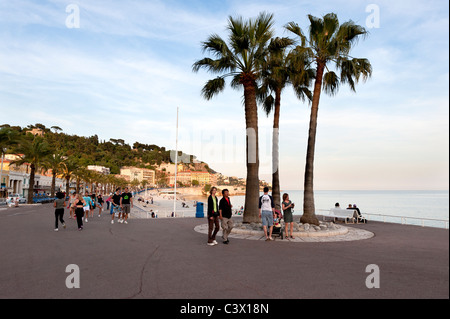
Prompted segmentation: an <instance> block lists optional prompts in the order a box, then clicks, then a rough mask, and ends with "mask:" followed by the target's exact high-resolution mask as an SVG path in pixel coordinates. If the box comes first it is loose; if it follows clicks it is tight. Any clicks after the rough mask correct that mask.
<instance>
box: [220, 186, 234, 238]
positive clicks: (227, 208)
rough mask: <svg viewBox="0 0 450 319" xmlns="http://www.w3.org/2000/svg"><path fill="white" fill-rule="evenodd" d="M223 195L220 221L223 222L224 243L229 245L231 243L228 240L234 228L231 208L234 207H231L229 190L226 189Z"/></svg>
mask: <svg viewBox="0 0 450 319" xmlns="http://www.w3.org/2000/svg"><path fill="white" fill-rule="evenodd" d="M222 195H223V197H222V199H221V200H220V203H219V219H220V220H221V221H222V233H223V235H222V238H223V240H224V241H223V243H224V244H226V245H228V244H229V243H230V241H229V240H228V235H229V234H230V233H231V230H232V229H233V227H234V222H233V221H232V220H231V215H232V213H231V208H232V207H233V205H231V202H230V197H229V192H228V189H224V190H223V191H222Z"/></svg>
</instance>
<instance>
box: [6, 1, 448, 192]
mask: <svg viewBox="0 0 450 319" xmlns="http://www.w3.org/2000/svg"><path fill="white" fill-rule="evenodd" d="M371 3H375V4H376V5H377V6H378V7H379V8H380V28H375V29H370V30H369V31H370V35H369V36H368V37H367V38H366V39H365V40H363V41H360V42H359V43H358V45H357V47H356V48H355V50H354V51H353V52H352V54H353V55H354V56H357V57H367V58H368V59H369V60H370V61H371V63H372V66H373V69H374V72H373V77H372V79H370V80H369V81H368V82H367V83H361V84H359V85H358V86H357V93H356V94H355V93H353V92H350V90H349V89H348V88H346V87H342V88H341V89H340V91H339V93H338V95H337V96H335V97H327V96H325V95H323V98H322V100H321V104H320V110H319V127H318V136H317V148H316V150H317V154H316V179H315V185H316V188H317V189H338V188H341V189H448V153H449V152H448V151H449V149H448V142H449V141H448V140H449V139H448V128H449V127H448V109H449V99H448V96H449V94H448V85H449V75H448V71H449V65H448V54H449V52H448V36H449V34H448V30H449V19H448V3H447V2H445V1H438V0H437V1H427V2H425V1H385V0H382V1H376V2H373V1H357V0H351V1H343V0H342V1H341V0H338V1H331V0H330V1H301V2H299V1H208V2H205V1H200V0H198V1H174V0H172V1H154V0H152V1H138V0H134V1H126V2H125V1H100V0H95V1H87V0H78V1H70V0H67V1H66V0H49V1H31V0H15V1H1V2H0V30H1V32H0V114H1V120H0V124H2V123H9V124H12V125H21V126H26V125H28V124H34V123H43V124H45V125H47V126H49V127H50V126H52V125H58V126H60V127H62V128H63V129H64V131H65V132H66V133H68V134H78V135H84V136H90V135H94V134H97V135H98V136H99V137H100V139H109V138H123V139H124V140H125V141H126V142H127V143H130V144H132V143H134V142H135V141H139V142H142V143H155V144H159V145H161V146H166V147H168V148H174V147H175V127H174V126H175V117H176V107H177V106H179V107H180V124H181V126H180V148H181V149H183V151H185V152H188V153H193V154H195V155H197V156H198V158H199V159H200V160H203V161H206V162H208V163H209V164H210V165H211V167H212V168H213V169H215V170H217V171H220V172H222V173H224V174H227V175H236V176H242V177H244V176H245V160H242V159H243V158H244V157H245V121H244V110H243V107H242V98H241V95H242V91H233V90H232V89H231V88H227V89H226V90H225V92H224V93H222V94H221V95H220V96H218V97H217V98H214V99H213V100H211V101H205V100H203V99H202V97H201V95H200V91H201V88H202V86H203V84H204V83H205V82H206V81H207V80H208V79H210V78H211V77H212V75H210V74H207V73H206V72H199V73H197V74H195V73H193V72H192V64H193V63H194V62H195V61H196V60H197V59H200V58H202V57H203V56H204V55H203V53H202V51H201V46H200V43H201V41H204V40H206V38H207V36H208V35H209V34H211V33H218V34H220V35H222V36H223V37H226V36H227V35H226V31H225V27H226V23H227V18H228V16H229V15H233V16H235V15H242V16H243V17H254V16H256V15H257V14H258V13H259V12H261V11H267V12H271V13H274V14H275V20H276V30H277V35H281V36H286V35H288V34H287V33H286V32H285V31H284V30H283V25H284V24H285V23H287V22H289V21H296V22H298V23H299V24H300V26H301V27H302V28H304V30H307V18H306V15H307V14H309V13H310V14H312V15H315V16H321V15H323V14H326V13H328V12H335V13H337V15H338V17H339V19H340V21H341V22H344V21H347V20H349V19H352V20H353V21H355V22H356V23H358V24H361V25H365V22H366V19H367V17H368V15H369V13H368V12H366V7H367V6H368V5H369V4H371ZM69 4H76V5H77V6H78V7H79V8H80V28H79V29H69V28H67V27H66V19H67V17H68V16H69V13H67V12H66V7H67V6H68V5H69ZM259 119H260V146H261V178H264V179H266V180H270V172H271V163H270V160H271V158H270V156H271V150H270V141H271V127H272V118H271V116H270V117H269V118H267V117H266V116H265V114H263V112H260V114H259ZM308 123H309V106H308V105H306V104H302V103H301V102H300V101H298V100H297V99H296V98H295V96H294V95H293V93H292V92H291V90H290V89H286V91H285V94H284V95H283V97H282V112H281V123H280V124H281V129H280V138H281V142H280V154H281V164H280V165H281V170H280V174H281V181H282V188H283V189H293V188H295V189H301V188H302V185H303V170H304V161H305V159H304V158H305V152H306V139H307V132H308Z"/></svg>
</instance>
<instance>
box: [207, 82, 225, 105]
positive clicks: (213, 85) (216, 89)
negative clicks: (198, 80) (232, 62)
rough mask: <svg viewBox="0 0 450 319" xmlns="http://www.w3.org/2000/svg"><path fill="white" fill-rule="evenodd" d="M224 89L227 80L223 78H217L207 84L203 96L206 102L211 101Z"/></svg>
mask: <svg viewBox="0 0 450 319" xmlns="http://www.w3.org/2000/svg"><path fill="white" fill-rule="evenodd" d="M224 89H225V79H224V78H223V77H217V78H215V79H212V80H209V81H208V82H206V84H205V86H204V87H203V89H202V95H203V97H204V98H205V99H206V100H211V99H212V98H213V97H214V96H215V95H217V94H218V93H220V92H222V91H223V90H224Z"/></svg>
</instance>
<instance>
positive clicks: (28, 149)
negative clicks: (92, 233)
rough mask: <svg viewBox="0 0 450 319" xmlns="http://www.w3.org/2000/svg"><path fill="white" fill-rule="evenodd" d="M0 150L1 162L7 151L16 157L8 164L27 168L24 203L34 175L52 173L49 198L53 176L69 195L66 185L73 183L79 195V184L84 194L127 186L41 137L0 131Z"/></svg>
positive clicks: (53, 192) (52, 186) (30, 190)
mask: <svg viewBox="0 0 450 319" xmlns="http://www.w3.org/2000/svg"><path fill="white" fill-rule="evenodd" d="M0 151H1V157H2V160H3V157H4V155H5V154H6V153H7V152H10V153H14V154H18V156H19V158H18V159H16V160H14V161H12V162H11V165H15V166H20V165H27V166H28V167H29V174H30V182H29V189H28V197H27V201H28V202H29V203H31V202H32V201H33V193H34V184H35V175H36V173H44V172H49V171H51V172H52V185H51V196H52V197H53V196H54V195H55V188H56V187H55V184H56V177H60V178H62V179H64V180H65V181H66V189H65V192H66V194H69V192H70V182H71V181H74V182H76V192H77V193H78V192H80V187H81V185H86V187H87V191H88V192H93V191H98V190H100V188H99V185H101V186H102V190H103V191H104V192H110V191H111V190H112V189H114V188H115V187H119V186H120V187H124V186H126V185H128V184H129V183H128V182H127V181H126V180H124V179H121V178H118V177H116V176H114V175H103V174H101V173H98V172H96V171H92V170H88V169H87V168H86V167H85V166H83V165H81V164H80V163H79V160H78V159H77V158H75V157H71V156H66V155H65V154H64V152H63V151H61V150H59V149H57V148H56V149H55V148H53V147H52V146H51V145H50V144H49V143H48V141H47V140H46V139H45V137H44V136H38V135H36V136H34V135H32V134H30V133H27V134H26V135H21V134H20V133H18V132H17V131H16V130H13V129H11V128H9V127H2V128H1V129H0Z"/></svg>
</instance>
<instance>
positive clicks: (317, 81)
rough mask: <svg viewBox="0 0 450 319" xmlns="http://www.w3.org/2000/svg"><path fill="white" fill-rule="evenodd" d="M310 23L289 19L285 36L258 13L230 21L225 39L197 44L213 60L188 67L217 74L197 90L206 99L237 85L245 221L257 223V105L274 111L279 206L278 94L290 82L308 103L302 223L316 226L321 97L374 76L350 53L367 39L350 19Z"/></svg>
mask: <svg viewBox="0 0 450 319" xmlns="http://www.w3.org/2000/svg"><path fill="white" fill-rule="evenodd" d="M308 19H309V23H310V25H309V32H308V33H307V34H305V33H304V32H303V30H302V29H301V28H300V26H299V25H298V24H297V23H295V22H290V23H288V24H286V25H285V29H286V30H288V31H289V32H290V34H292V35H293V36H294V39H291V38H289V37H283V38H280V37H275V36H274V30H273V28H274V19H273V15H272V14H268V13H264V12H263V13H260V14H259V16H258V17H257V18H255V19H248V20H244V19H243V18H242V17H237V18H233V17H229V20H228V25H227V31H228V34H229V38H228V41H225V40H224V39H222V38H221V37H220V36H219V35H217V34H212V35H210V36H209V37H208V39H207V40H206V41H205V42H203V43H202V47H203V51H204V52H205V53H208V54H210V55H211V56H212V57H205V58H203V59H201V60H198V61H197V62H195V63H194V65H193V71H194V72H198V71H199V70H200V69H206V70H207V71H209V72H211V73H213V74H218V76H217V77H216V78H214V79H212V80H209V81H208V82H207V83H206V84H205V86H204V87H203V89H202V95H203V97H204V98H205V99H207V100H210V99H211V98H213V97H214V96H216V95H217V94H218V93H220V92H222V91H223V90H224V89H225V85H226V82H225V79H226V78H228V77H230V78H231V87H232V88H234V89H242V88H243V91H244V94H243V101H244V107H245V121H246V128H247V144H246V154H247V157H246V158H247V185H246V197H245V212H244V222H246V223H251V222H258V220H259V218H258V215H259V214H258V205H257V203H258V197H259V148H258V108H257V105H258V103H259V104H260V105H262V106H263V109H264V110H265V112H266V113H267V114H269V113H270V112H272V111H273V112H274V124H273V128H274V130H273V156H272V158H273V176H272V187H273V197H274V200H275V202H276V204H277V205H280V183H279V173H278V162H279V155H278V130H279V120H280V106H281V94H282V91H283V90H284V89H285V88H286V87H287V85H290V86H292V87H293V89H294V92H295V94H296V95H297V97H298V98H299V99H301V100H303V101H308V102H309V103H310V104H311V116H310V124H309V134H308V147H307V152H306V167H305V175H304V201H303V216H302V217H301V222H303V223H310V224H316V225H317V224H318V223H319V222H318V219H317V217H316V215H315V206H314V190H313V176H314V154H315V140H316V129H317V117H318V109H319V100H320V95H321V92H322V91H324V92H325V93H327V94H330V95H334V94H336V93H337V91H338V89H339V86H340V84H348V85H349V86H350V88H351V89H352V90H353V91H355V84H356V83H358V82H359V81H360V80H363V81H365V80H367V79H368V78H369V77H370V76H371V74H372V66H371V64H370V62H369V61H368V60H367V59H359V58H354V57H352V56H350V51H351V49H352V47H353V46H354V44H355V43H356V42H357V40H358V39H359V38H361V37H364V36H366V35H367V31H366V30H365V29H364V28H363V27H361V26H359V25H356V24H355V23H354V22H353V21H351V20H350V21H347V22H345V23H343V24H340V23H339V20H338V18H337V16H336V14H334V13H329V14H327V15H325V16H323V17H322V18H317V17H314V16H312V15H308ZM331 67H333V69H331ZM310 88H312V90H311V89H310Z"/></svg>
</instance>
